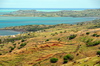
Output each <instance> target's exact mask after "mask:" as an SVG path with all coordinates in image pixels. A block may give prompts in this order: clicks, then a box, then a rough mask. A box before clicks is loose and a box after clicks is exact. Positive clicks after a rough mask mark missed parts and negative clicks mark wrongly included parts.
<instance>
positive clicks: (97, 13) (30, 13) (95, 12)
mask: <svg viewBox="0 0 100 66" xmlns="http://www.w3.org/2000/svg"><path fill="white" fill-rule="evenodd" d="M2 16H24V17H25V16H26V17H100V9H88V10H83V11H69V10H64V11H57V12H42V11H36V10H18V11H15V12H11V13H9V14H4V15H2Z"/></svg>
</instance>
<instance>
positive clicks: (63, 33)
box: [0, 20, 100, 66]
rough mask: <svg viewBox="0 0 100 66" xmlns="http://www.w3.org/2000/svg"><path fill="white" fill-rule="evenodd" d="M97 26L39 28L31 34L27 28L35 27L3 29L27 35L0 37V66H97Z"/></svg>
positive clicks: (99, 59) (99, 61)
mask: <svg viewBox="0 0 100 66" xmlns="http://www.w3.org/2000/svg"><path fill="white" fill-rule="evenodd" d="M99 24H100V20H94V21H89V22H83V23H78V24H74V25H70V24H58V25H38V28H39V30H32V31H31V32H30V31H28V30H26V29H27V28H29V27H30V28H31V29H34V28H35V27H34V25H28V26H17V27H7V28H4V29H13V28H14V30H18V29H20V30H23V29H24V31H26V32H27V33H23V34H19V35H15V36H0V66H87V65H88V66H93V65H95V66H100V56H99V54H98V53H97V52H98V51H100V26H99ZM35 26H37V25H35ZM40 28H42V29H40Z"/></svg>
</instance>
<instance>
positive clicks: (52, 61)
mask: <svg viewBox="0 0 100 66" xmlns="http://www.w3.org/2000/svg"><path fill="white" fill-rule="evenodd" d="M57 61H58V58H51V59H50V62H51V63H56V62H57Z"/></svg>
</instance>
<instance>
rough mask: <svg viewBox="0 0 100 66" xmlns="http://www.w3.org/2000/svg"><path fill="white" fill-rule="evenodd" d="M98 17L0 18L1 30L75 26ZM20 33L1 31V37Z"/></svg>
mask: <svg viewBox="0 0 100 66" xmlns="http://www.w3.org/2000/svg"><path fill="white" fill-rule="evenodd" d="M94 19H97V18H96V17H75V18H74V17H3V16H1V17H0V28H4V27H11V26H22V25H41V24H45V25H55V24H62V23H65V24H75V23H77V22H84V21H91V20H94ZM19 33H20V32H16V31H10V30H0V35H2V36H4V35H16V34H19Z"/></svg>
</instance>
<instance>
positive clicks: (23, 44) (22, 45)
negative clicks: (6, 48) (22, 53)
mask: <svg viewBox="0 0 100 66" xmlns="http://www.w3.org/2000/svg"><path fill="white" fill-rule="evenodd" d="M25 45H26V43H22V44H21V45H20V47H18V49H21V48H23V47H24V46H25Z"/></svg>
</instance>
